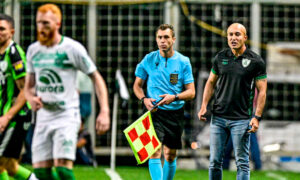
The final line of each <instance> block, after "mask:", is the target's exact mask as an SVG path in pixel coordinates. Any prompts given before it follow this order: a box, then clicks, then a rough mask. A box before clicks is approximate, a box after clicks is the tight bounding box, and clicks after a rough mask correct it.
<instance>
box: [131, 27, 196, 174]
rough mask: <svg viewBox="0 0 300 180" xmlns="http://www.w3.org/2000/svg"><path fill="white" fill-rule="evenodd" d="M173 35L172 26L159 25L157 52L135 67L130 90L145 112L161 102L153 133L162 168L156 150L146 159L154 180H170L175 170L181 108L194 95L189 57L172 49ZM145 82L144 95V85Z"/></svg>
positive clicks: (154, 121)
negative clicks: (134, 77) (159, 144)
mask: <svg viewBox="0 0 300 180" xmlns="http://www.w3.org/2000/svg"><path fill="white" fill-rule="evenodd" d="M175 39H176V38H175V33H174V29H173V27H172V26H171V25H168V24H162V25H160V26H159V27H158V28H157V31H156V42H157V46H158V48H159V50H157V51H153V52H151V53H149V54H147V55H146V56H145V57H144V59H143V60H142V61H141V62H140V63H139V64H138V65H137V68H136V71H135V75H136V79H135V82H134V86H133V90H134V93H135V95H136V96H137V98H139V99H140V100H141V101H142V102H143V104H144V105H145V107H146V108H147V109H148V110H151V109H152V108H153V106H154V105H153V104H155V103H156V102H158V101H159V100H161V101H160V102H159V103H158V104H157V105H159V106H158V109H157V111H156V112H154V113H152V119H153V124H154V128H155V131H156V133H157V136H158V138H159V140H160V141H161V142H162V144H163V148H164V158H165V162H164V166H163V168H162V165H161V161H160V157H161V149H159V150H158V151H157V152H156V153H155V154H154V155H152V156H151V157H150V160H149V171H150V175H151V178H152V179H153V180H161V179H168V180H171V179H173V177H174V175H175V171H176V155H177V149H180V148H181V136H182V131H183V120H184V117H183V113H184V112H183V105H184V101H185V100H190V99H193V98H194V96H195V86H194V78H193V74H192V67H191V64H190V60H189V58H188V57H185V56H183V55H182V54H180V53H179V52H177V51H175V50H174V49H173V45H174V43H175ZM145 81H147V95H145V93H144V91H143V88H142V87H143V84H144V82H145Z"/></svg>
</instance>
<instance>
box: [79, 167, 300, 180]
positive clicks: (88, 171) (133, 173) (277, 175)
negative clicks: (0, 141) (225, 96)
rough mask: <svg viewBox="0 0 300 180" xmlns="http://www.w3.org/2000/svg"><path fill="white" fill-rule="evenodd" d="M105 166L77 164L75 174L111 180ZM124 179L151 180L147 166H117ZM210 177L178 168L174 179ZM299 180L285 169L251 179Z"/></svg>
mask: <svg viewBox="0 0 300 180" xmlns="http://www.w3.org/2000/svg"><path fill="white" fill-rule="evenodd" d="M105 168H108V167H98V168H92V167H84V166H80V167H79V166H76V167H75V168H74V174H75V177H76V179H77V180H98V179H99V180H100V179H101V180H110V178H109V177H108V176H107V175H106V174H105ZM116 170H117V172H118V173H119V175H120V177H121V178H122V179H123V180H151V178H150V175H149V172H148V169H147V168H145V167H128V166H121V167H117V168H116ZM199 179H203V180H205V179H208V171H207V170H180V169H179V170H177V171H176V174H175V178H174V180H199ZM223 179H224V180H226V179H227V180H229V179H236V172H234V171H224V172H223ZM279 179H286V180H297V179H300V173H295V172H285V171H252V172H251V180H279Z"/></svg>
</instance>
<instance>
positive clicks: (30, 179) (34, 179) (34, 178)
mask: <svg viewBox="0 0 300 180" xmlns="http://www.w3.org/2000/svg"><path fill="white" fill-rule="evenodd" d="M28 180H39V179H38V178H37V177H36V176H35V174H33V173H31V174H30V176H29V179H28Z"/></svg>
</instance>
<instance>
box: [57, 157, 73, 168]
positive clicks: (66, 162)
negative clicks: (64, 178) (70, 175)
mask: <svg viewBox="0 0 300 180" xmlns="http://www.w3.org/2000/svg"><path fill="white" fill-rule="evenodd" d="M54 166H56V167H66V168H68V169H72V168H73V161H71V160H69V159H55V160H54Z"/></svg>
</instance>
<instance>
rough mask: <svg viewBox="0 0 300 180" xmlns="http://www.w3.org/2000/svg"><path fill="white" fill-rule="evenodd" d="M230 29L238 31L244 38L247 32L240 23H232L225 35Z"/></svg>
mask: <svg viewBox="0 0 300 180" xmlns="http://www.w3.org/2000/svg"><path fill="white" fill-rule="evenodd" d="M231 29H237V30H240V31H241V32H242V33H244V35H245V36H247V30H246V28H245V26H244V25H242V24H240V23H233V24H231V25H230V26H229V27H228V29H227V34H228V32H229V31H230V30H231Z"/></svg>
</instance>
